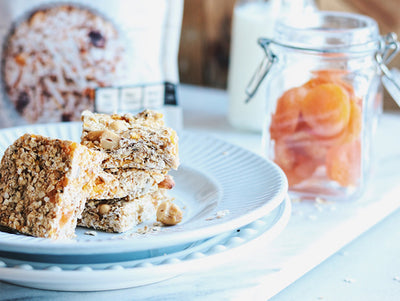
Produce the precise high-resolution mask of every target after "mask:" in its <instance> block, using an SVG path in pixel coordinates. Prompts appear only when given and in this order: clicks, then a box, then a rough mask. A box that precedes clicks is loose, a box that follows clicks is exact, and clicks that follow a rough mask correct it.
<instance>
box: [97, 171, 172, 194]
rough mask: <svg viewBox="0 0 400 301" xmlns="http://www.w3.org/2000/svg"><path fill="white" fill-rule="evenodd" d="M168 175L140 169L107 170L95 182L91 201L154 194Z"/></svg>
mask: <svg viewBox="0 0 400 301" xmlns="http://www.w3.org/2000/svg"><path fill="white" fill-rule="evenodd" d="M167 177H169V176H168V175H166V174H164V173H160V172H152V171H145V170H139V169H114V170H112V169H107V170H105V171H104V173H103V174H101V175H100V176H99V177H98V178H97V179H96V180H95V187H94V189H93V193H92V194H91V195H90V196H89V198H90V199H95V200H102V199H115V198H123V197H126V196H128V195H129V196H131V197H133V198H136V197H140V196H142V195H144V194H146V193H150V192H154V191H156V190H157V189H158V185H159V184H161V185H162V183H164V182H165V181H166V178H167Z"/></svg>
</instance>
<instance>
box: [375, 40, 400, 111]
mask: <svg viewBox="0 0 400 301" xmlns="http://www.w3.org/2000/svg"><path fill="white" fill-rule="evenodd" d="M399 51H400V43H399V41H398V40H397V35H396V34H395V33H389V34H387V35H386V36H384V37H382V39H381V44H380V50H379V51H377V52H376V54H375V60H376V62H377V63H378V66H379V68H380V70H381V71H382V74H383V76H382V82H383V84H384V86H385V88H386V89H387V91H388V92H389V93H390V95H391V96H392V97H393V99H394V100H395V101H396V103H397V105H398V106H400V72H399V71H398V70H397V69H392V70H389V68H388V67H387V66H386V64H388V63H389V62H390V61H391V60H392V59H393V58H394V57H395V56H396V54H397V53H398V52H399Z"/></svg>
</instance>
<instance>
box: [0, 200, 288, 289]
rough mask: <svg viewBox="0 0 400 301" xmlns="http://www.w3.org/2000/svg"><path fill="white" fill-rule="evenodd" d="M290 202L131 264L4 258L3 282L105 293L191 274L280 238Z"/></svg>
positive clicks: (0, 274) (0, 266) (0, 275)
mask: <svg viewBox="0 0 400 301" xmlns="http://www.w3.org/2000/svg"><path fill="white" fill-rule="evenodd" d="M290 213H291V204H290V200H289V198H288V197H287V198H285V200H284V202H282V203H281V205H279V206H278V207H277V208H276V209H275V210H273V211H272V212H271V213H270V214H268V215H267V216H264V217H262V218H260V219H258V220H256V221H253V222H251V223H250V224H248V225H245V226H243V227H242V228H239V229H237V230H233V231H229V232H227V233H224V234H220V235H218V236H216V237H214V238H210V239H207V240H205V241H202V242H199V243H196V244H194V245H193V246H191V247H189V248H187V249H185V250H181V251H178V252H175V253H171V254H167V255H159V256H154V257H149V258H146V259H141V260H133V261H130V262H121V263H113V264H111V263H109V264H102V265H75V266H74V270H71V269H70V268H71V266H64V265H52V264H42V266H38V264H37V263H35V262H27V261H18V260H14V261H13V260H5V259H3V260H1V258H0V280H3V281H7V282H11V283H15V284H19V285H23V286H28V287H34V288H41V289H48V290H63V291H94V290H96V291H99V290H110V289H121V288H128V287H135V286H139V285H145V284H150V283H155V282H158V281H162V280H165V279H169V278H171V277H174V276H177V275H180V274H183V273H185V272H187V271H190V272H193V271H199V270H202V269H210V268H213V267H215V266H218V265H221V264H224V263H226V262H228V261H231V260H237V258H239V257H240V256H246V254H248V253H247V252H249V251H251V248H253V247H254V246H255V245H256V243H257V242H258V241H262V243H263V244H264V243H265V242H266V241H269V240H272V239H274V238H275V237H276V236H277V235H278V234H279V233H280V232H281V231H282V230H283V229H284V228H285V226H286V225H287V223H288V221H289V218H290ZM160 254H162V253H161V251H160Z"/></svg>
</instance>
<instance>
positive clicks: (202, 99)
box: [0, 86, 400, 301]
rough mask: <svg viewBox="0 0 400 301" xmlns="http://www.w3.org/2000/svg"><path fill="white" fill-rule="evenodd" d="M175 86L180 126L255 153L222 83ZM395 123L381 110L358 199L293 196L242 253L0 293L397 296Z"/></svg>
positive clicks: (51, 296)
mask: <svg viewBox="0 0 400 301" xmlns="http://www.w3.org/2000/svg"><path fill="white" fill-rule="evenodd" d="M179 92H180V101H181V104H182V106H183V109H184V127H185V129H189V130H195V131H201V132H207V133H212V134H214V135H217V136H219V137H220V138H222V139H225V140H227V141H229V142H231V143H235V144H238V145H241V146H243V147H245V148H247V149H249V150H251V151H254V152H256V153H261V136H260V134H256V133H248V132H244V131H238V130H235V129H233V128H232V127H231V126H230V125H229V124H228V122H227V118H226V112H227V104H228V100H227V95H226V93H225V92H224V91H220V90H213V89H204V88H198V87H192V86H182V87H181V88H180V91H179ZM399 129H400V115H396V114H385V115H384V116H383V118H382V120H381V122H380V125H379V128H378V136H377V139H376V145H377V150H378V153H377V157H378V165H377V168H376V171H375V174H374V178H373V179H374V181H372V183H371V184H370V185H371V187H370V191H369V192H368V195H367V196H366V197H365V199H363V200H359V201H354V202H351V203H349V204H343V203H337V204H327V205H324V206H319V205H318V206H317V205H316V204H311V203H307V204H304V203H295V204H293V216H292V218H291V220H290V222H289V224H288V226H287V227H286V229H285V230H284V231H283V232H282V234H281V235H280V236H279V237H278V238H276V239H275V240H274V241H272V242H268V243H265V244H263V243H259V244H257V245H256V246H254V247H253V248H251V249H249V251H248V254H245V255H247V256H244V255H242V256H241V257H239V258H237V257H233V258H232V260H231V261H230V262H229V263H227V264H224V265H223V266H218V267H215V268H212V269H210V270H206V271H200V272H199V271H196V272H193V273H186V274H183V275H181V276H178V277H176V278H173V279H169V280H166V281H163V282H160V283H156V284H152V285H147V286H143V287H136V288H130V289H124V290H116V291H105V292H85V293H74V292H54V291H43V290H35V289H29V288H24V287H19V286H15V285H12V284H7V283H4V282H0V300H16V299H18V300H29V299H34V300H75V299H77V300H110V299H114V300H174V301H175V300H266V299H268V298H271V300H274V301H281V300H389V301H390V300H400V255H399V254H400V231H399V229H400V210H398V209H397V208H398V207H400V172H399V170H400V143H399V142H398V141H399V139H398V138H397V137H398V136H399V134H398V132H399ZM335 220H337V221H338V222H337V227H335ZM325 231H326V232H325ZM325 233H326V235H325Z"/></svg>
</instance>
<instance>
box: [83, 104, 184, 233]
mask: <svg viewBox="0 0 400 301" xmlns="http://www.w3.org/2000/svg"><path fill="white" fill-rule="evenodd" d="M82 121H83V130H82V137H81V144H82V145H84V146H87V147H88V148H89V149H92V150H95V151H98V152H101V153H102V154H104V155H105V156H106V158H105V159H104V160H103V161H102V164H101V167H102V168H103V170H104V171H105V172H106V173H109V174H112V175H115V176H116V177H117V178H118V180H119V182H120V183H121V186H120V192H121V193H120V194H119V196H114V197H111V198H110V197H106V198H104V197H98V196H96V197H93V198H91V199H90V200H89V201H88V202H87V206H86V207H85V210H84V211H83V213H82V217H81V218H80V219H79V221H78V224H79V225H81V226H84V227H90V228H94V229H100V230H104V231H108V232H123V231H126V230H128V229H130V228H132V227H133V226H135V225H137V224H138V223H140V222H142V221H143V220H147V219H149V217H151V216H155V213H156V210H157V207H158V205H159V204H160V203H161V202H163V201H168V200H169V198H168V197H167V195H166V190H168V189H171V188H173V186H174V182H173V179H172V177H171V176H169V175H168V174H167V173H168V171H169V170H171V169H176V168H177V167H178V165H179V157H178V137H177V134H176V132H175V131H174V130H172V129H171V128H168V127H166V126H165V125H164V121H163V119H162V114H160V113H156V112H154V111H150V110H145V111H143V112H141V113H139V114H137V115H135V116H133V115H131V114H125V115H117V114H114V115H106V114H95V113H92V112H89V111H85V112H83V114H82ZM124 183H130V184H132V183H135V185H133V186H135V189H127V187H128V186H132V185H124ZM129 188H130V187H129ZM121 195H122V197H120V196H121Z"/></svg>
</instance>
